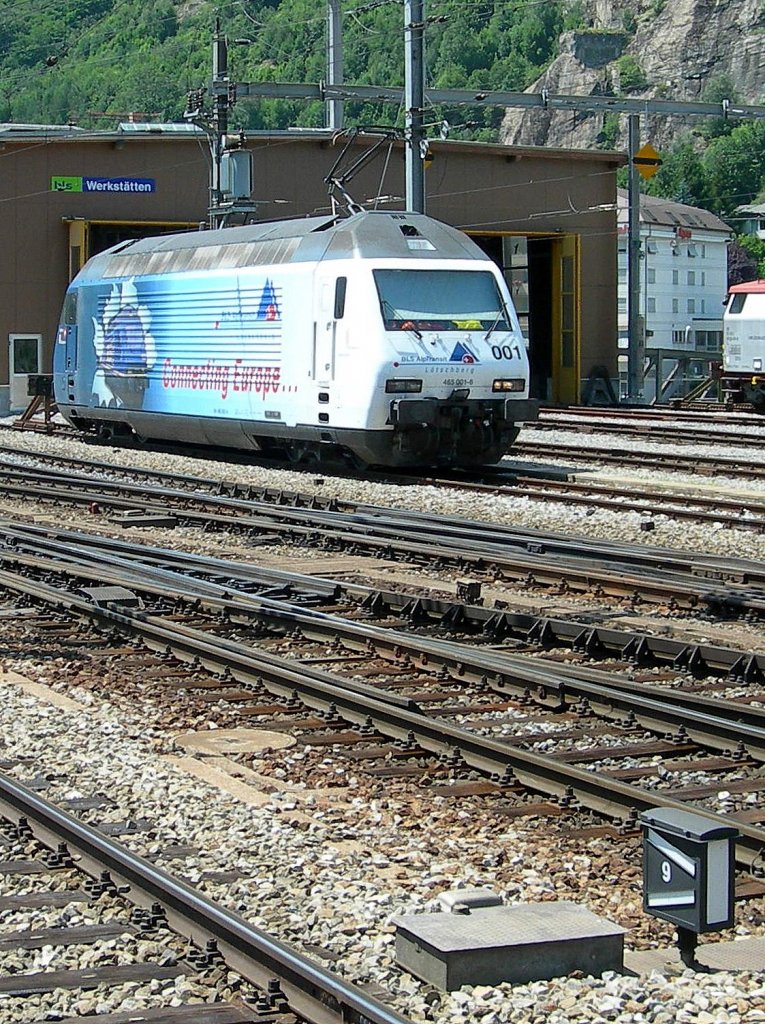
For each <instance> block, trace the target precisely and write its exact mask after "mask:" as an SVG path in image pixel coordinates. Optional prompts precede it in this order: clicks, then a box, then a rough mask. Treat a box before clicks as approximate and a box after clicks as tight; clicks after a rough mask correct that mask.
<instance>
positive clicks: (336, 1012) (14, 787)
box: [0, 773, 411, 1024]
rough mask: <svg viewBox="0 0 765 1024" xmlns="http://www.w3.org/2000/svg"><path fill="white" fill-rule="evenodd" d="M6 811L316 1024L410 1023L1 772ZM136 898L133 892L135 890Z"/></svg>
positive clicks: (1, 796)
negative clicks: (155, 908) (278, 991)
mask: <svg viewBox="0 0 765 1024" xmlns="http://www.w3.org/2000/svg"><path fill="white" fill-rule="evenodd" d="M0 807H1V808H2V810H3V813H5V814H8V815H13V814H20V815H21V816H23V817H25V818H27V820H28V821H31V822H35V823H36V824H37V826H38V828H39V829H40V832H41V835H43V836H44V837H45V840H46V842H47V843H50V844H52V845H53V846H54V847H55V846H56V845H57V844H58V843H59V842H64V843H66V845H67V847H68V848H69V850H70V852H75V851H76V852H77V853H78V854H79V855H80V856H81V857H82V858H83V861H84V863H83V865H82V866H83V868H84V869H86V870H88V873H92V874H93V875H94V876H95V877H98V875H99V873H100V872H101V871H102V870H103V869H104V868H106V869H107V870H108V871H110V872H111V873H112V874H113V875H114V876H116V877H117V879H119V880H121V881H122V882H123V883H124V884H127V885H129V886H130V887H131V890H134V889H136V888H137V889H139V890H140V891H141V893H143V894H146V897H145V900H144V902H146V903H148V904H151V903H152V902H154V901H156V900H158V901H159V902H160V903H161V905H162V906H163V907H165V908H167V909H169V911H170V913H169V914H168V920H169V922H170V923H171V925H173V926H174V927H177V928H178V930H180V931H181V932H182V933H183V934H185V935H187V936H188V937H189V938H191V939H192V940H193V941H194V942H195V943H196V944H197V945H199V946H202V947H204V945H205V942H206V941H207V939H209V938H214V939H215V940H216V942H217V943H218V946H219V949H220V951H221V953H223V955H224V957H225V958H226V959H227V961H228V962H229V963H230V964H231V965H232V966H235V968H236V969H237V970H238V971H239V972H240V973H241V974H243V975H244V977H246V978H247V979H248V980H250V981H252V982H253V983H254V984H256V985H258V986H260V987H261V988H262V989H264V990H265V989H267V988H268V982H269V980H270V979H271V978H274V977H276V978H278V979H279V981H280V984H281V986H282V988H283V991H284V994H285V996H286V997H287V1000H288V1002H289V1004H290V1007H291V1008H292V1009H293V1011H296V1012H298V1013H300V1014H301V1015H302V1016H304V1017H305V1018H306V1019H307V1020H309V1021H312V1022H314V1024H339V1022H348V1024H411V1022H410V1021H409V1019H408V1018H406V1017H403V1016H401V1015H400V1014H399V1013H397V1012H396V1011H395V1010H393V1009H391V1008H389V1007H386V1006H385V1005H383V1004H382V1003H380V1002H378V1001H377V1000H376V999H373V998H371V997H370V996H367V995H366V994H365V993H364V992H362V991H361V989H359V988H358V987H357V986H355V985H352V984H351V983H350V982H346V981H343V980H342V979H341V978H339V977H338V976H337V975H336V974H332V973H331V972H330V971H328V970H326V969H325V968H323V967H321V966H320V965H319V964H316V963H315V962H314V961H312V960H310V959H309V958H308V957H306V956H304V955H303V954H302V953H300V952H299V951H298V950H295V949H292V948H291V947H289V946H287V945H285V944H284V943H283V942H280V941H279V940H278V939H275V938H272V937H271V936H270V935H268V934H267V933H266V932H264V931H263V930H262V929H260V928H257V927H255V925H252V924H250V923H249V922H247V921H245V920H244V918H242V917H240V916H239V915H238V914H235V913H234V912H233V911H229V910H226V909H225V908H223V907H221V906H219V905H218V904H217V903H214V902H213V901H212V900H210V899H208V898H207V897H206V896H203V895H202V894H201V893H200V892H198V891H197V890H196V889H194V888H193V887H192V886H190V885H187V884H186V883H184V882H181V881H179V880H178V879H176V878H173V877H172V876H171V875H169V874H167V872H165V871H162V869H161V868H158V867H157V866H156V865H155V864H152V863H151V862H150V861H148V860H145V859H144V858H143V857H140V856H138V855H137V854H135V853H131V852H130V851H129V850H128V849H127V848H126V847H124V846H122V845H121V844H119V843H116V842H115V841H114V840H112V839H110V838H108V837H107V836H105V835H104V834H103V833H101V832H99V831H98V830H97V829H94V828H91V827H90V826H88V825H86V824H84V823H83V822H81V821H79V820H78V819H77V818H74V817H73V816H72V815H70V814H67V813H66V812H65V811H63V810H61V808H59V807H56V806H55V805H54V804H52V803H50V802H49V801H47V800H45V799H44V798H43V797H41V796H40V795H39V794H37V793H34V792H32V791H31V790H30V789H27V787H26V786H23V785H22V784H21V783H19V782H16V781H15V780H13V779H11V778H10V777H9V776H7V775H5V774H3V773H0ZM131 895H135V894H134V893H133V892H131Z"/></svg>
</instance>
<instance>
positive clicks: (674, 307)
mask: <svg viewBox="0 0 765 1024" xmlns="http://www.w3.org/2000/svg"><path fill="white" fill-rule="evenodd" d="M672 312H673V313H679V312H680V310H679V309H678V301H677V299H673V300H672Z"/></svg>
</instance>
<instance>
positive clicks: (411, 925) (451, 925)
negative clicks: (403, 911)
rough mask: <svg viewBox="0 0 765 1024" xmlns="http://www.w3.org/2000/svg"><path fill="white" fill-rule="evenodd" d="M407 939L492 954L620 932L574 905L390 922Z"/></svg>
mask: <svg viewBox="0 0 765 1024" xmlns="http://www.w3.org/2000/svg"><path fill="white" fill-rule="evenodd" d="M393 924H394V925H395V926H396V928H397V929H398V930H399V931H401V932H403V933H405V934H406V935H408V936H409V937H410V938H411V939H412V940H414V941H416V942H420V943H425V944H426V945H429V946H431V947H433V948H435V949H437V950H440V951H441V952H444V953H448V952H455V951H460V950H477V949H494V948H497V947H505V946H526V945H529V946H530V945H536V944H538V943H549V942H565V941H570V940H575V939H587V938H590V939H592V938H599V937H605V936H615V935H624V934H625V931H626V929H624V928H621V927H619V925H615V924H612V923H611V922H610V921H605V920H604V919H603V918H601V917H598V916H597V915H595V914H593V913H592V912H591V911H589V910H587V909H586V908H585V907H580V906H578V905H577V904H576V903H570V902H567V901H561V902H559V903H523V904H519V905H518V906H514V907H487V908H485V909H483V910H477V911H474V912H473V913H472V914H459V915H458V914H445V913H435V914H411V915H407V916H405V917H396V918H394V919H393Z"/></svg>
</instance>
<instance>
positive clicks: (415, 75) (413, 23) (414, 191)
mask: <svg viewBox="0 0 765 1024" xmlns="http://www.w3.org/2000/svg"><path fill="white" fill-rule="evenodd" d="M424 7H425V3H424V0H404V50H405V61H404V76H405V78H404V81H405V85H404V92H405V98H404V104H405V107H406V133H405V137H406V208H407V210H412V211H413V212H414V213H425V163H424V160H425V152H426V150H427V141H426V139H425V129H424V127H423V109H424V106H425V59H424V58H425V54H424V49H425V42H424V39H425V11H424Z"/></svg>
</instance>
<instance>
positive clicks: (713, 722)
mask: <svg viewBox="0 0 765 1024" xmlns="http://www.w3.org/2000/svg"><path fill="white" fill-rule="evenodd" d="M83 555H85V557H87V558H88V559H89V562H87V563H86V564H85V566H84V567H83V564H82V563H81V562H78V561H77V557H78V556H79V557H82V556H83ZM60 558H61V559H66V560H67V561H70V562H71V563H72V569H73V571H74V572H75V573H77V574H78V575H81V574H82V573H83V572H86V573H87V572H88V570H91V571H92V570H94V571H95V572H97V573H98V576H99V578H100V579H103V580H111V581H113V582H114V583H117V584H121V585H122V586H125V585H126V584H127V585H133V586H138V587H141V588H143V589H151V590H153V591H154V592H159V593H163V594H164V596H169V597H171V598H173V599H177V598H179V597H180V598H183V597H186V596H187V595H186V594H185V593H184V588H185V584H186V579H187V578H186V577H182V576H180V575H179V574H178V573H175V572H173V571H170V570H162V569H152V570H150V571H149V570H145V571H144V573H143V574H141V573H140V572H136V570H135V566H134V564H131V563H130V561H129V560H126V559H122V558H115V556H113V555H112V556H109V557H108V558H107V557H106V556H103V557H102V558H98V557H97V556H96V557H94V556H93V554H92V553H85V552H82V550H81V549H78V548H76V547H71V548H69V549H68V550H66V551H62V552H61V553H60ZM19 561H20V562H21V564H25V563H26V562H27V561H28V560H27V559H26V558H24V556H21V557H20V558H19ZM60 564H61V563H60V561H49V560H47V559H46V560H44V561H43V563H42V567H43V568H44V569H46V570H48V569H55V568H57V567H58V566H60ZM115 569H116V570H119V571H115ZM162 584H164V587H165V588H166V589H164V591H163V589H162ZM190 591H191V595H192V596H194V597H196V598H197V599H199V597H200V596H201V595H202V594H204V593H205V592H206V596H205V597H204V603H206V604H207V605H209V606H210V607H212V608H214V609H216V610H218V611H225V612H226V613H228V614H229V615H231V616H236V615H237V614H239V615H242V614H244V615H245V616H247V617H251V616H252V615H257V617H258V618H259V619H261V620H264V621H266V622H269V623H274V622H276V623H280V624H281V623H288V624H289V625H290V626H291V627H293V628H294V627H298V628H299V629H300V630H301V632H302V633H303V634H304V635H306V636H311V635H314V636H318V638H320V639H326V638H327V637H330V638H331V639H333V640H336V639H339V638H342V639H343V640H344V641H345V642H346V643H347V644H348V645H349V646H351V647H353V648H354V649H357V650H362V651H368V650H369V644H370V643H372V644H373V645H374V646H375V648H376V649H378V650H379V649H380V648H383V649H385V650H387V651H389V652H390V653H391V655H392V656H395V658H398V659H400V658H401V657H402V656H403V655H406V656H408V657H409V658H410V659H412V660H413V661H414V663H415V664H418V665H421V666H422V667H423V668H425V667H427V666H431V665H432V663H434V662H435V663H436V664H437V665H439V666H440V667H441V668H445V669H448V670H450V671H451V673H453V674H454V675H455V676H457V677H462V678H466V677H467V678H472V679H473V680H475V681H481V682H485V683H486V684H487V685H489V686H490V687H491V688H492V689H495V690H497V691H499V692H502V693H506V692H507V690H508V689H514V690H515V691H516V692H520V693H525V692H526V691H532V690H534V691H536V693H537V695H538V696H539V697H540V698H542V697H543V698H544V699H540V701H539V702H540V703H547V704H549V705H551V706H552V707H553V708H554V709H556V710H560V709H563V708H565V707H566V706H567V704H570V703H574V702H577V701H581V700H583V699H585V700H588V701H589V702H590V703H591V705H592V706H593V707H602V708H603V709H608V710H609V711H611V712H613V710H614V709H619V710H623V711H624V712H626V713H627V714H630V715H633V716H634V717H635V720H636V721H637V722H639V723H640V724H641V725H643V726H644V727H646V728H649V729H651V730H653V731H666V729H667V727H670V728H674V729H676V730H684V731H685V733H686V734H687V735H688V737H689V738H690V739H692V740H693V741H694V742H696V743H699V744H700V745H702V746H705V747H711V748H712V749H715V750H722V751H729V750H731V749H736V748H737V747H741V746H743V747H744V748H746V750H747V751H748V752H749V754H750V756H751V757H752V758H754V759H755V760H758V761H761V762H765V709H761V708H757V707H748V706H746V705H741V704H739V703H736V702H733V701H726V700H722V699H720V698H719V697H717V698H712V699H710V698H707V697H704V696H703V695H698V694H695V693H691V694H688V693H684V692H683V691H682V690H671V689H665V688H662V687H651V688H647V687H645V686H641V684H639V683H633V682H631V681H629V680H624V679H621V678H619V677H618V676H614V675H613V674H612V673H606V672H604V671H602V670H599V669H595V668H590V667H589V666H569V665H560V664H555V665H550V664H549V663H544V662H541V661H540V660H539V659H533V658H531V657H529V656H527V655H518V654H511V653H506V652H498V651H494V650H490V651H486V650H485V649H482V648H478V649H475V648H469V647H465V646H464V645H463V644H459V643H455V642H454V641H450V640H431V639H428V638H425V637H421V636H410V635H408V634H405V633H402V632H400V631H398V630H394V629H389V628H385V627H381V626H375V625H371V624H367V623H358V622H355V621H352V620H348V619H346V618H343V617H340V616H338V615H333V614H330V613H327V612H322V611H319V610H317V609H310V610H306V609H303V608H301V607H300V606H298V605H295V604H292V603H291V602H287V601H282V600H276V599H273V598H264V597H258V596H256V595H250V594H247V593H242V592H237V591H236V590H234V589H232V588H231V587H223V586H220V585H218V584H207V585H206V587H205V586H200V585H199V584H198V582H197V581H192V583H191V587H190ZM140 617H141V618H143V616H140ZM152 621H156V622H161V620H159V619H152ZM178 629H179V631H180V630H182V629H185V627H182V626H179V627H178ZM218 645H219V647H220V649H221V650H225V651H229V652H230V653H231V654H232V656H234V657H236V656H238V655H239V654H240V653H242V652H243V651H244V652H246V653H249V649H248V648H245V647H244V646H243V645H242V644H240V643H237V642H232V641H228V640H225V639H222V638H219V639H218ZM258 657H259V660H260V661H261V664H262V666H263V667H265V666H269V667H275V668H276V669H277V670H281V669H285V670H287V671H289V670H291V669H292V668H293V667H294V661H292V660H290V659H285V658H281V657H278V656H276V655H273V654H270V653H268V652H265V651H261V650H259V651H258ZM301 671H302V672H303V674H304V675H306V676H307V677H310V678H311V679H312V680H314V681H316V682H319V683H323V684H328V685H330V686H338V685H339V686H342V687H343V688H344V689H348V690H351V691H354V692H358V693H362V694H370V693H371V694H372V695H373V696H374V697H375V698H376V699H378V700H384V701H386V703H390V704H393V705H395V706H400V707H404V708H408V709H409V710H412V711H420V708H419V707H418V706H417V704H416V703H415V702H414V701H412V700H409V699H408V698H402V697H399V696H397V695H389V694H388V692H387V691H385V690H381V689H380V688H378V687H371V686H369V684H360V683H355V682H354V681H352V680H345V679H344V678H343V677H338V676H336V675H334V674H330V673H325V672H322V671H320V670H318V669H315V668H312V667H310V666H301ZM662 727H663V729H662ZM508 742H509V741H508Z"/></svg>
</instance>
